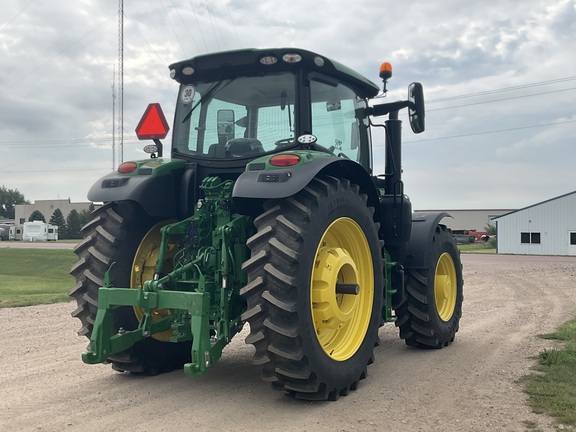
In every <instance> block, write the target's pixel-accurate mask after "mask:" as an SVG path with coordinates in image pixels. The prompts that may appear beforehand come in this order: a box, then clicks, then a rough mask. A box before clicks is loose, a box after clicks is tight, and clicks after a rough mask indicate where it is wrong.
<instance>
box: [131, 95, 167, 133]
mask: <svg viewBox="0 0 576 432" xmlns="http://www.w3.org/2000/svg"><path fill="white" fill-rule="evenodd" d="M169 130H170V127H168V123H167V122H166V117H164V113H163V112H162V108H160V104H159V103H151V104H150V105H148V108H146V111H145V112H144V115H143V116H142V118H141V119H140V123H138V126H136V135H137V136H138V139H141V140H145V139H163V138H165V137H166V134H168V131H169Z"/></svg>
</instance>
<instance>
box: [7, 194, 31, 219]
mask: <svg viewBox="0 0 576 432" xmlns="http://www.w3.org/2000/svg"><path fill="white" fill-rule="evenodd" d="M17 204H30V201H27V200H26V199H24V195H22V194H21V193H20V192H18V189H7V188H6V187H4V186H2V187H0V219H14V217H15V213H16V211H15V208H14V206H15V205H17Z"/></svg>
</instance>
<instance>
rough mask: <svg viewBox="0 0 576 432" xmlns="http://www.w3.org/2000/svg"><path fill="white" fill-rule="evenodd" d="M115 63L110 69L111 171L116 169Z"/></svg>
mask: <svg viewBox="0 0 576 432" xmlns="http://www.w3.org/2000/svg"><path fill="white" fill-rule="evenodd" d="M115 84H116V65H114V69H113V70H112V171H115V170H116V86H115Z"/></svg>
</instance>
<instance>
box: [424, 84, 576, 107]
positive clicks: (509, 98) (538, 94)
mask: <svg viewBox="0 0 576 432" xmlns="http://www.w3.org/2000/svg"><path fill="white" fill-rule="evenodd" d="M570 90H576V87H570V88H566V89H561V90H552V91H548V92H540V93H534V94H529V95H522V96H511V97H508V98H503V99H493V100H489V101H482V102H474V103H469V104H463V105H452V106H448V107H444V108H435V109H430V110H426V112H432V111H442V110H447V109H452V108H462V107H467V106H473V105H482V104H488V103H494V102H502V101H507V100H513V99H522V98H528V97H533V96H541V95H547V94H553V93H562V92H565V91H570ZM426 103H428V102H426Z"/></svg>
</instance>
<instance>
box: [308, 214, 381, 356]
mask: <svg viewBox="0 0 576 432" xmlns="http://www.w3.org/2000/svg"><path fill="white" fill-rule="evenodd" d="M373 271H374V270H373V265H372V256H371V253H370V247H369V245H368V241H367V240H366V236H365V235H364V232H363V231H362V229H361V228H360V226H359V225H358V224H357V223H356V222H355V221H353V220H352V219H349V218H340V219H337V220H336V221H334V222H332V224H331V225H330V226H329V227H328V228H327V229H326V231H325V232H324V235H323V236H322V239H321V241H320V243H319V246H318V249H317V251H316V259H315V262H314V268H313V269H312V280H311V296H310V298H311V310H312V318H313V322H314V330H315V332H316V337H317V338H318V342H319V343H320V345H321V347H322V349H323V350H324V352H325V353H326V354H327V355H329V356H330V357H331V358H332V359H334V360H337V361H344V360H347V359H348V358H350V357H352V356H353V355H354V354H355V353H356V351H357V350H358V348H359V347H360V345H361V344H362V341H363V340H364V337H365V334H366V331H367V329H368V326H369V324H370V319H371V314H372V302H373V297H374V272H373Z"/></svg>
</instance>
